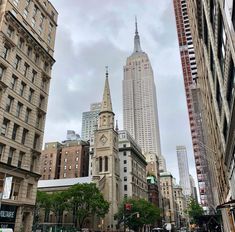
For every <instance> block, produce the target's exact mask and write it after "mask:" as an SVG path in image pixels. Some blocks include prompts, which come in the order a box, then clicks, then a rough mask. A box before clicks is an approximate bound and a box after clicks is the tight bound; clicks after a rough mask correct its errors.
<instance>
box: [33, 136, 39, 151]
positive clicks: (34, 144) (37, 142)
mask: <svg viewBox="0 0 235 232" xmlns="http://www.w3.org/2000/svg"><path fill="white" fill-rule="evenodd" d="M39 139H40V136H39V135H38V134H35V135H34V141H33V148H34V149H38V146H39Z"/></svg>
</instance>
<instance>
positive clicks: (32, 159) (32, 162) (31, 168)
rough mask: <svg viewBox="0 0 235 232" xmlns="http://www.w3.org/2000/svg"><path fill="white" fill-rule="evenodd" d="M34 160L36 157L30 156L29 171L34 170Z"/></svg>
mask: <svg viewBox="0 0 235 232" xmlns="http://www.w3.org/2000/svg"><path fill="white" fill-rule="evenodd" d="M35 162H36V157H35V156H32V157H31V162H30V171H31V172H32V171H33V170H34V166H35Z"/></svg>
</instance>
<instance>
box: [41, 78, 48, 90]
mask: <svg viewBox="0 0 235 232" xmlns="http://www.w3.org/2000/svg"><path fill="white" fill-rule="evenodd" d="M41 87H42V89H43V90H47V80H46V79H45V78H42V82H41Z"/></svg>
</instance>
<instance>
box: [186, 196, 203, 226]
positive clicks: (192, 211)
mask: <svg viewBox="0 0 235 232" xmlns="http://www.w3.org/2000/svg"><path fill="white" fill-rule="evenodd" d="M187 211H188V214H189V217H190V218H191V221H192V222H193V223H195V222H197V218H198V217H200V216H202V215H203V214H204V210H203V208H202V207H201V206H200V205H199V204H198V203H197V202H196V200H195V199H194V198H191V199H190V202H189V205H188V209H187Z"/></svg>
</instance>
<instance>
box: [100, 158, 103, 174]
mask: <svg viewBox="0 0 235 232" xmlns="http://www.w3.org/2000/svg"><path fill="white" fill-rule="evenodd" d="M102 162H103V159H102V157H99V171H100V172H102V169H103V167H102Z"/></svg>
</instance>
